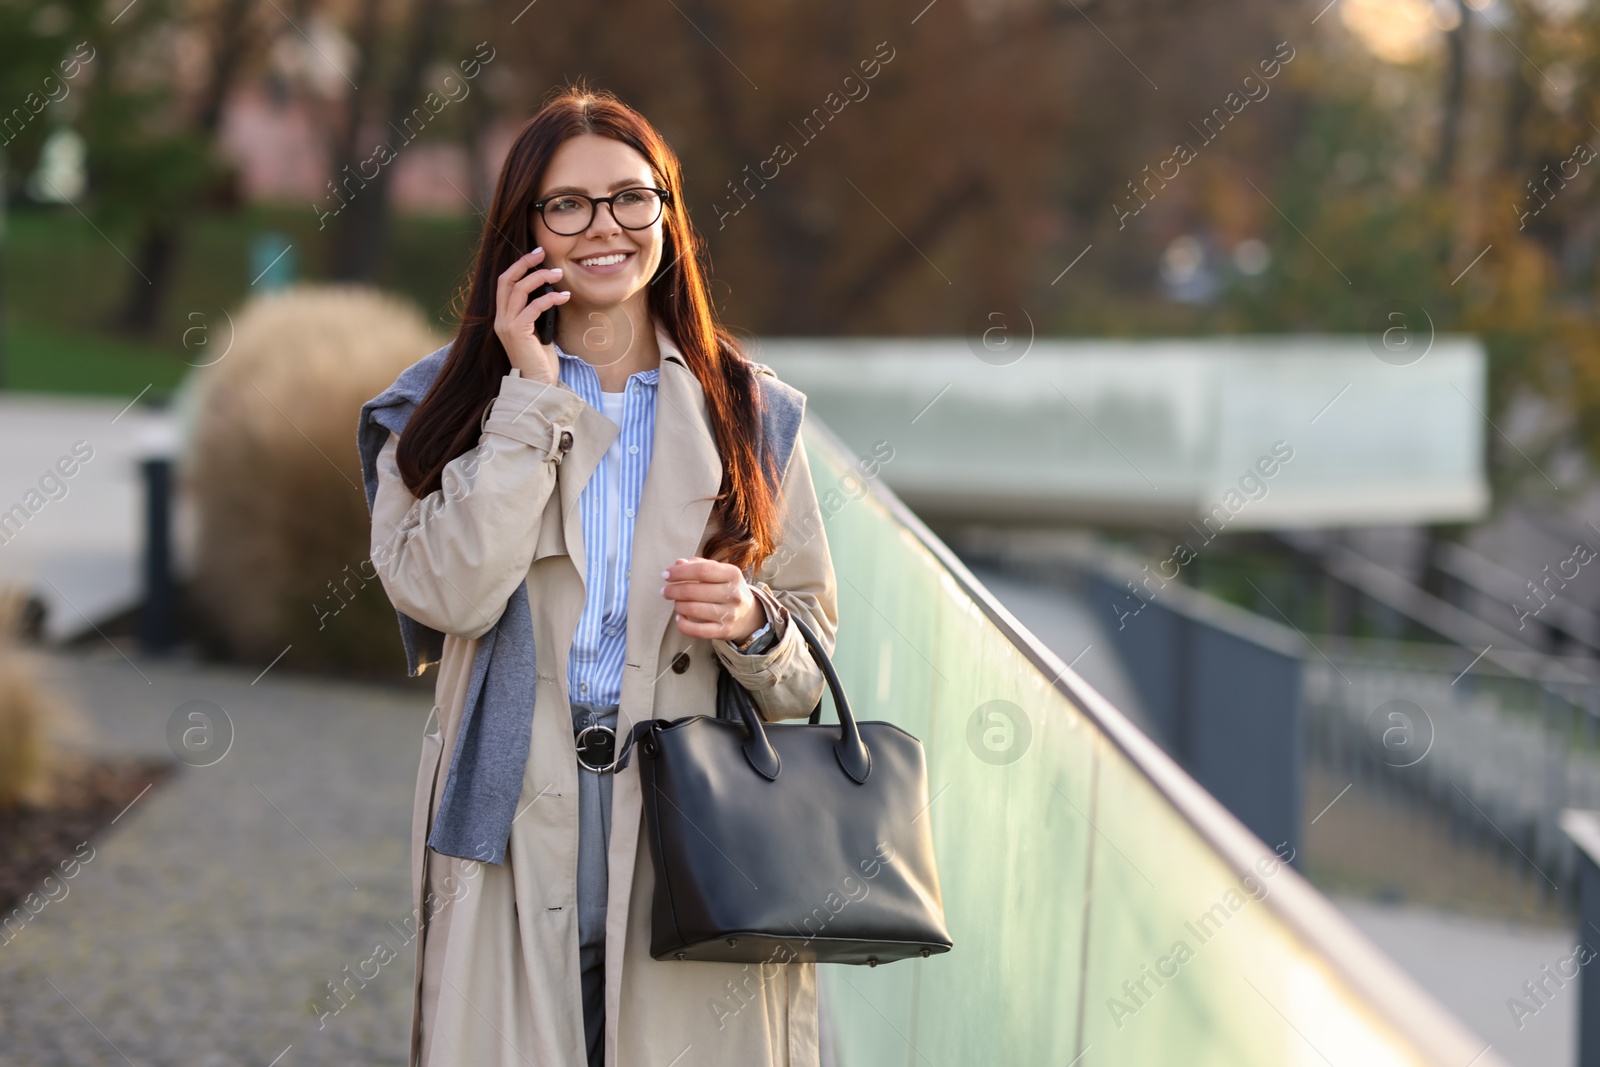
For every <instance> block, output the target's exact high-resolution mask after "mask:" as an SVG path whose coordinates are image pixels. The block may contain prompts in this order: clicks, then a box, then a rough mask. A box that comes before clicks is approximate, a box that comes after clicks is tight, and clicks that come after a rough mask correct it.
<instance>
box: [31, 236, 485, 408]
mask: <svg viewBox="0 0 1600 1067" xmlns="http://www.w3.org/2000/svg"><path fill="white" fill-rule="evenodd" d="M477 224H478V219H477V217H476V216H462V217H449V218H438V217H417V216H405V217H401V218H398V219H396V220H395V229H394V235H393V239H392V241H391V251H390V254H389V256H388V257H387V262H386V264H385V266H384V269H383V270H382V271H380V273H379V277H378V284H379V285H380V286H382V287H383V288H385V289H388V290H390V291H393V292H396V293H399V294H401V295H404V296H407V297H409V298H410V299H412V300H413V301H415V302H416V303H417V305H418V306H419V307H420V308H422V309H423V310H424V312H425V313H429V314H431V315H433V316H434V318H435V319H436V320H437V321H438V322H439V323H440V325H441V327H446V326H447V325H449V319H448V313H447V310H446V309H447V307H448V305H449V302H450V298H451V295H452V293H453V292H454V290H455V288H456V286H457V285H458V284H459V283H460V282H461V280H462V279H463V277H464V272H465V270H466V268H467V266H468V264H469V262H470V259H471V255H472V250H473V246H474V243H475V242H476V240H477V235H478V229H477ZM266 231H274V232H277V233H281V234H284V235H285V236H287V237H288V238H289V240H290V241H291V242H292V243H293V245H294V253H293V255H294V256H295V257H296V258H297V260H298V277H299V278H300V279H301V280H317V279H319V278H326V277H327V272H326V267H325V263H326V258H327V256H326V248H325V245H324V241H323V238H324V236H325V235H324V234H321V233H319V232H318V230H317V223H316V217H315V216H314V215H313V213H312V211H311V209H310V207H309V206H299V205H290V206H273V205H254V206H251V207H249V208H246V209H243V210H241V211H238V212H235V213H233V214H229V215H220V214H210V215H202V216H200V217H198V218H197V219H196V220H195V221H194V222H193V223H192V224H191V225H190V227H189V228H188V230H187V231H186V234H185V243H184V247H183V250H182V254H181V257H180V260H179V263H178V269H177V274H176V278H175V280H174V285H173V290H172V294H171V299H169V300H168V301H167V304H166V307H165V308H164V309H163V315H162V321H161V324H160V327H159V329H158V330H157V331H156V334H155V335H154V336H152V337H149V338H138V339H134V338H128V337H123V336H119V335H118V334H116V333H115V332H114V331H113V330H112V329H111V328H110V323H111V321H112V320H113V318H114V316H115V314H116V312H117V310H118V309H119V308H120V307H121V305H122V303H123V300H124V297H125V295H126V293H127V291H128V286H129V284H130V282H138V276H137V275H136V274H135V273H134V270H133V267H132V266H131V265H130V264H129V262H128V260H127V259H125V258H124V255H125V254H126V255H127V256H129V257H131V256H132V255H133V253H134V249H135V247H136V235H135V234H132V233H118V232H110V233H101V232H99V231H97V230H96V229H95V227H94V226H93V225H91V224H90V223H89V222H88V220H86V219H84V218H83V217H82V216H81V215H79V214H78V213H77V212H75V211H73V210H72V209H71V208H62V209H59V210H56V209H48V210H44V209H28V210H20V211H16V212H14V213H13V214H12V215H11V216H10V217H9V218H8V219H7V233H6V245H5V251H4V256H5V274H4V284H5V290H4V292H3V294H0V298H3V300H4V306H5V318H6V337H5V339H6V346H5V354H4V359H5V366H4V380H5V387H6V388H8V389H17V390H27V391H34V392H65V393H93V394H102V395H109V396H127V397H129V398H131V397H133V396H134V395H135V394H137V393H138V392H139V391H140V390H142V389H144V388H145V387H146V386H150V387H151V388H150V392H149V393H147V394H146V397H147V398H150V397H152V396H155V395H159V394H160V393H162V392H165V391H167V390H170V389H171V388H173V387H174V386H175V385H176V384H177V383H178V382H179V381H180V380H181V379H182V377H183V375H184V373H185V372H186V371H187V370H188V367H189V364H190V361H193V362H201V361H203V356H202V355H200V354H199V353H197V351H196V350H194V349H193V348H192V347H191V348H189V349H186V348H185V347H184V331H185V330H188V329H191V328H192V327H194V326H195V325H196V324H197V323H204V322H211V321H215V320H216V319H217V318H218V315H219V311H220V310H221V309H224V308H225V309H227V310H228V311H229V312H230V313H231V312H234V311H236V310H237V309H238V308H239V307H240V306H241V305H242V304H243V303H244V302H245V301H246V300H247V299H248V298H249V296H250V295H251V280H252V278H251V275H252V271H251V268H250V263H249V246H250V242H251V239H252V238H253V237H254V236H255V235H256V234H259V233H262V232H266ZM141 284H142V283H141Z"/></svg>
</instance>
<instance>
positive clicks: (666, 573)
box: [661, 560, 683, 578]
mask: <svg viewBox="0 0 1600 1067" xmlns="http://www.w3.org/2000/svg"><path fill="white" fill-rule="evenodd" d="M678 562H680V563H682V562H683V561H682V560H679V561H678ZM661 577H663V578H671V577H672V572H671V571H662V572H661Z"/></svg>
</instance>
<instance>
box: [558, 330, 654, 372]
mask: <svg viewBox="0 0 1600 1067" xmlns="http://www.w3.org/2000/svg"><path fill="white" fill-rule="evenodd" d="M665 337H666V335H665V334H664V333H662V332H661V331H660V330H659V329H658V330H657V331H656V343H657V344H663V345H664V344H670V342H665V341H664V340H663V339H664V338H665ZM551 347H553V348H554V349H555V350H556V355H557V356H559V357H560V358H561V359H562V360H563V361H564V362H565V363H566V365H567V366H569V367H573V368H574V369H579V368H580V365H581V369H583V370H587V371H588V372H589V373H590V374H594V366H593V365H592V364H591V363H590V362H589V361H588V360H586V359H584V358H583V357H582V356H575V355H573V354H572V353H570V352H565V351H563V350H562V348H561V346H560V345H558V344H555V343H554V342H552V343H551ZM672 351H673V352H674V353H676V352H677V351H678V349H677V346H676V345H674V346H673V349H672ZM666 355H667V352H666V349H665V347H663V348H662V350H661V356H662V358H663V359H665V358H666ZM679 358H682V357H679ZM597 377H598V376H597ZM660 378H661V368H660V367H651V368H650V369H649V370H641V371H635V372H634V373H632V374H630V375H628V381H630V382H635V381H636V382H639V383H640V384H641V385H655V384H656V383H657V382H658V381H660Z"/></svg>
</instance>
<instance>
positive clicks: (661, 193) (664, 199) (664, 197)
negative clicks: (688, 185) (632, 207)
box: [533, 185, 672, 237]
mask: <svg viewBox="0 0 1600 1067" xmlns="http://www.w3.org/2000/svg"><path fill="white" fill-rule="evenodd" d="M640 189H644V190H648V191H649V192H652V193H655V194H656V196H657V197H658V198H659V200H660V207H659V208H658V209H657V211H656V217H655V218H653V219H651V220H650V221H649V222H647V223H645V224H644V225H643V226H623V224H622V220H621V219H619V218H617V206H616V205H615V204H614V203H612V201H614V200H615V199H616V198H617V197H619V196H621V195H623V194H624V193H636V192H638V191H639V190H640ZM564 196H575V197H577V198H578V199H580V200H587V201H588V202H589V217H588V218H587V219H585V220H584V222H583V225H582V226H580V227H579V228H578V229H576V230H574V231H572V232H571V233H561V231H560V230H557V229H556V228H555V227H554V226H551V225H550V220H549V219H547V218H545V217H544V206H545V205H546V204H548V203H549V202H550V201H552V200H559V199H561V198H562V197H564ZM670 203H672V190H670V189H658V188H656V187H655V186H653V185H630V186H628V187H627V188H626V189H618V190H617V191H616V192H614V193H612V194H611V195H610V196H587V195H585V194H583V193H554V194H552V195H550V196H547V197H545V198H544V199H543V200H535V201H534V202H533V210H534V211H535V212H537V213H538V215H539V221H540V222H542V223H544V224H545V228H546V229H548V230H549V231H550V232H551V233H554V234H558V235H560V236H562V237H576V236H577V235H578V234H580V233H582V232H583V231H584V230H587V229H588V228H589V227H590V226H593V225H594V216H595V212H597V211H598V210H600V205H601V204H605V205H606V206H607V207H608V208H610V209H611V221H612V222H615V223H616V224H617V225H618V226H622V228H623V229H624V230H648V229H649V228H650V227H652V226H654V225H655V224H656V223H657V222H660V221H661V214H662V212H664V211H666V209H667V205H668V204H670Z"/></svg>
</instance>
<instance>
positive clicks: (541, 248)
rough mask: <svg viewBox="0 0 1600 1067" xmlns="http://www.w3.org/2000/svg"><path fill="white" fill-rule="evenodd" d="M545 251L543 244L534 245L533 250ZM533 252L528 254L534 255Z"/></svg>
mask: <svg viewBox="0 0 1600 1067" xmlns="http://www.w3.org/2000/svg"><path fill="white" fill-rule="evenodd" d="M543 251H544V247H543V246H541V245H534V246H533V252H543ZM533 252H529V253H528V255H530V256H531V255H533Z"/></svg>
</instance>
